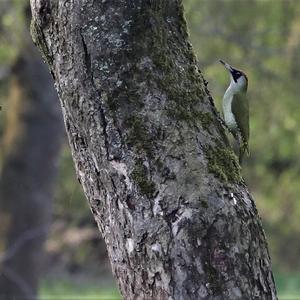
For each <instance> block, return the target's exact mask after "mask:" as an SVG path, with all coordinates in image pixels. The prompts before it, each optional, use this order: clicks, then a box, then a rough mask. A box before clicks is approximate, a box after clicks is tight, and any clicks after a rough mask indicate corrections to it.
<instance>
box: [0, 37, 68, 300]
mask: <svg viewBox="0 0 300 300" xmlns="http://www.w3.org/2000/svg"><path fill="white" fill-rule="evenodd" d="M13 71H14V74H12V80H11V86H10V96H9V101H8V103H9V105H8V112H7V114H8V119H7V124H6V131H5V136H4V149H3V152H4V153H3V152H2V154H3V157H4V158H3V167H2V170H1V180H0V206H1V209H0V222H1V238H0V240H1V241H6V243H5V245H4V246H5V247H4V249H1V252H2V251H3V253H2V254H1V261H0V263H1V265H0V299H1V300H2V299H3V300H4V299H7V300H10V299H35V297H36V296H37V289H38V282H39V279H40V277H41V276H42V272H43V262H44V256H45V254H44V250H43V245H44V241H45V239H46V237H47V232H48V227H49V223H50V219H51V202H52V197H53V187H54V179H55V174H56V171H57V165H58V156H59V149H60V144H61V140H62V136H63V122H62V118H61V112H60V107H59V102H58V99H57V94H56V92H55V89H54V86H53V80H52V78H51V75H50V74H49V71H48V70H47V67H46V65H45V64H44V63H43V61H42V59H41V57H40V54H39V52H38V51H37V49H36V47H35V46H34V44H33V43H32V40H31V38H30V34H29V32H27V33H26V32H25V33H24V36H23V43H22V52H21V55H20V57H19V58H18V60H17V62H16V64H15V66H14V70H13Z"/></svg>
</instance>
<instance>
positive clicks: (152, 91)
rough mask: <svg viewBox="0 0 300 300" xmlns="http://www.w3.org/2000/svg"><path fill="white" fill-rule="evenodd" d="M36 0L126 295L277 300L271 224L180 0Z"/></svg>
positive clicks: (82, 167) (73, 139)
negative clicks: (259, 206)
mask: <svg viewBox="0 0 300 300" xmlns="http://www.w3.org/2000/svg"><path fill="white" fill-rule="evenodd" d="M31 6H32V11H33V21H32V35H33V38H34V40H35V42H36V44H37V45H38V47H39V48H40V50H41V52H42V53H43V56H44V59H45V60H46V61H47V63H48V64H49V67H50V70H51V72H52V74H53V76H54V78H55V81H56V88H57V91H58V94H59V97H60V99H61V104H62V107H63V114H64V119H65V125H66V129H67V132H68V136H69V141H70V145H71V149H72V154H73V158H74V162H75V165H76V169H77V174H78V177H79V180H80V182H81V183H82V186H83V188H84V191H85V194H86V196H87V199H88V201H89V203H90V207H91V210H92V212H93V214H94V217H95V219H96V221H97V224H98V226H99V229H100V231H101V233H102V235H103V237H104V239H105V241H106V245H107V249H108V254H109V257H110V261H111V264H112V269H113V272H114V274H115V276H116V278H117V280H118V284H119V287H120V290H121V293H122V295H123V297H124V299H276V292H275V286H274V281H273V277H272V272H271V266H270V258H269V255H268V250H267V244H266V240H265V237H264V233H263V230H262V227H261V222H260V219H259V216H258V214H257V210H256V208H255V205H254V202H253V200H252V198H251V196H250V194H249V192H248V190H247V188H246V186H245V185H244V184H243V181H242V178H241V175H240V167H239V165H238V162H237V159H236V157H235V155H234V154H233V152H232V150H231V149H230V148H229V147H228V143H227V141H226V137H225V133H224V129H223V128H222V126H221V124H220V122H219V119H218V117H217V113H216V110H215V108H214V105H213V102H212V99H211V97H210V95H209V92H208V90H207V89H206V86H205V81H204V79H203V77H202V75H201V73H200V71H199V70H198V69H197V67H196V59H195V56H194V54H193V51H192V47H191V45H190V43H189V42H188V36H187V29H186V23H185V20H184V17H183V8H182V5H181V1H175V0H173V1H171V0H163V1H162V0H161V1H159V0H157V1H150V0H136V1H130V0H118V1H79V0H73V1H71V0H69V1H64V2H62V1H45V0H32V1H31Z"/></svg>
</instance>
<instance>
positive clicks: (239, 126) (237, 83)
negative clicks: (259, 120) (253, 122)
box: [220, 60, 249, 163]
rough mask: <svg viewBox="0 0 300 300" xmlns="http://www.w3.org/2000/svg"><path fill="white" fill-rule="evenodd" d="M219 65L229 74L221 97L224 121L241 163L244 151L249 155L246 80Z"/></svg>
mask: <svg viewBox="0 0 300 300" xmlns="http://www.w3.org/2000/svg"><path fill="white" fill-rule="evenodd" d="M220 63H222V64H223V65H224V67H225V68H226V69H227V70H228V71H229V74H230V85H229V87H228V88H227V90H226V92H225V94H224V97H223V115H224V121H225V124H226V125H227V127H228V128H229V130H230V131H231V133H232V134H233V136H234V138H235V139H236V140H237V142H238V144H239V148H240V151H239V161H240V163H242V160H243V156H244V153H245V151H246V152H247V154H248V155H249V146H248V142H249V102H248V99H247V97H246V93H247V88H248V78H247V76H246V74H245V73H243V72H242V71H240V70H237V69H235V68H233V67H232V66H231V65H229V64H228V63H226V62H224V61H223V60H220Z"/></svg>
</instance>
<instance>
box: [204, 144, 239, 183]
mask: <svg viewBox="0 0 300 300" xmlns="http://www.w3.org/2000/svg"><path fill="white" fill-rule="evenodd" d="M205 154H206V157H207V159H208V171H209V172H210V173H213V174H215V175H216V176H217V177H218V178H220V179H221V180H222V181H224V182H230V183H238V182H240V181H241V179H242V177H241V173H240V171H241V168H240V165H239V162H238V159H237V157H236V155H235V154H234V153H233V151H232V150H231V149H230V148H219V146H218V145H217V146H216V148H212V147H209V148H208V149H207V150H206V153H205Z"/></svg>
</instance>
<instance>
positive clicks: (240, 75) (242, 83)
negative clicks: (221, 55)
mask: <svg viewBox="0 0 300 300" xmlns="http://www.w3.org/2000/svg"><path fill="white" fill-rule="evenodd" d="M220 63H221V64H222V65H223V66H224V67H225V68H226V69H227V70H228V71H229V74H230V78H231V84H233V85H235V86H236V87H237V88H239V89H246V90H247V87H248V78H247V75H246V74H245V73H244V72H242V71H241V70H238V69H235V68H234V67H232V66H231V65H230V64H228V63H226V62H225V61H223V60H221V59H220Z"/></svg>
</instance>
